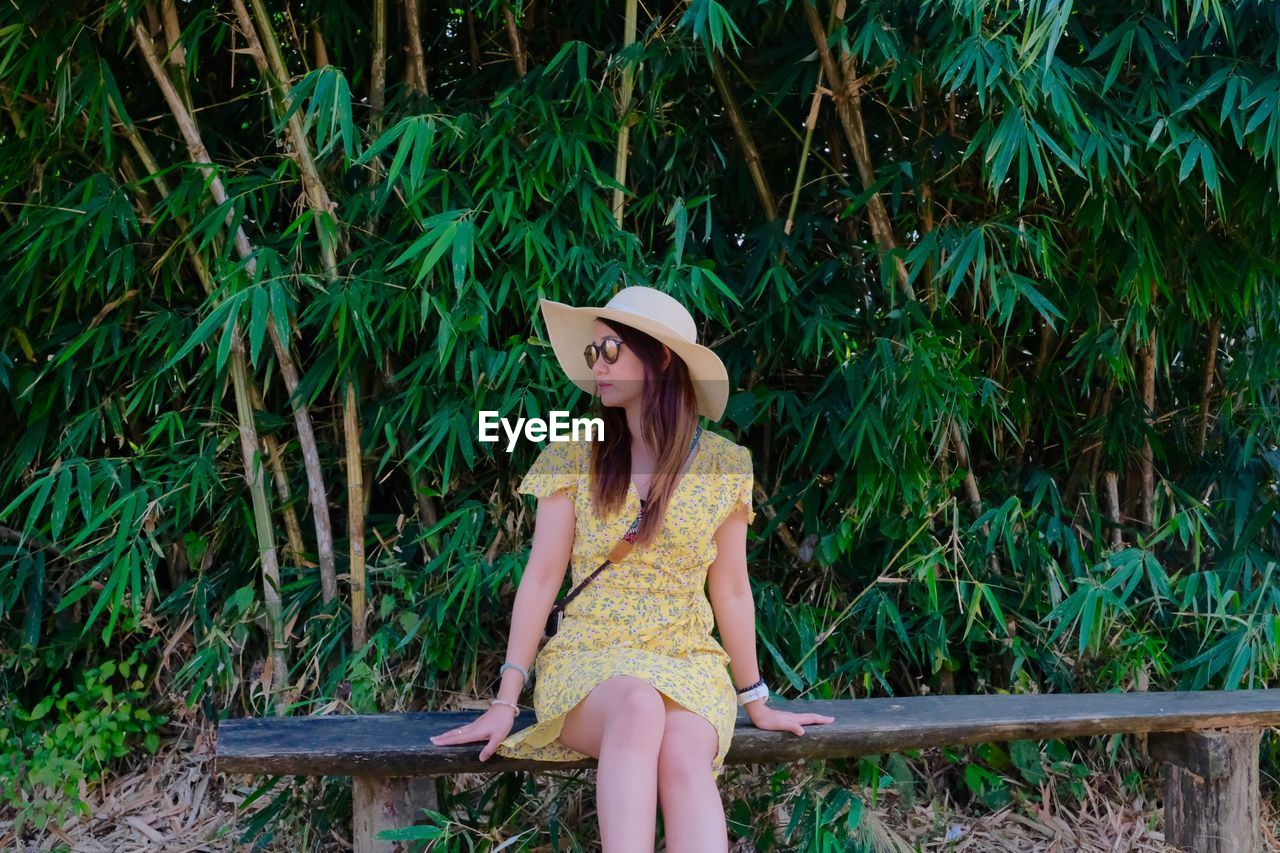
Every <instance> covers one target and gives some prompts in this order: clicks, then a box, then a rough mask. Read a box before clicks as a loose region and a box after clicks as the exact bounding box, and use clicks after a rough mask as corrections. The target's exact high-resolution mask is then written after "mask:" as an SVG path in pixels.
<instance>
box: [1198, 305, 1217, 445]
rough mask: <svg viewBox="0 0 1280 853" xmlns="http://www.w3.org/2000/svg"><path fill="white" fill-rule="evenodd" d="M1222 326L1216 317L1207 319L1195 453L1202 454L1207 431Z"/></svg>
mask: <svg viewBox="0 0 1280 853" xmlns="http://www.w3.org/2000/svg"><path fill="white" fill-rule="evenodd" d="M1221 334H1222V326H1221V323H1220V321H1219V320H1218V318H1217V317H1214V318H1213V319H1212V320H1210V321H1209V340H1208V343H1207V345H1206V346H1205V359H1204V378H1203V380H1202V381H1201V383H1200V387H1201V389H1202V390H1201V391H1200V426H1199V427H1198V428H1197V430H1196V453H1199V454H1201V455H1203V454H1204V442H1205V438H1206V436H1207V435H1208V433H1209V399H1210V395H1211V394H1212V392H1213V373H1214V369H1215V367H1216V365H1217V362H1218V339H1219V337H1220V336H1221Z"/></svg>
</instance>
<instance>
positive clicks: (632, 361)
mask: <svg viewBox="0 0 1280 853" xmlns="http://www.w3.org/2000/svg"><path fill="white" fill-rule="evenodd" d="M594 331H595V338H594V339H592V341H591V342H592V343H595V344H603V343H604V341H605V339H606V338H615V339H617V340H622V337H621V336H620V335H619V334H618V333H617V332H615V331H614V330H613V329H611V328H610V327H609V326H607V325H606V324H604V323H602V322H601V321H599V320H596V321H595V326H594ZM591 372H592V373H593V374H595V378H596V393H597V394H599V395H600V402H601V403H603V404H604V405H606V406H626V405H628V404H629V403H631V402H633V401H638V400H639V399H640V398H641V395H642V394H643V392H644V363H643V362H642V361H640V357H639V356H637V355H636V354H635V351H634V350H632V349H631V347H629V346H627V345H626V344H623V345H622V347H621V348H620V349H619V350H618V360H617V361H615V362H614V363H613V364H609V363H608V362H607V361H605V360H604V357H603V356H601V357H599V358H597V359H596V363H595V365H594V366H593V367H592V368H591Z"/></svg>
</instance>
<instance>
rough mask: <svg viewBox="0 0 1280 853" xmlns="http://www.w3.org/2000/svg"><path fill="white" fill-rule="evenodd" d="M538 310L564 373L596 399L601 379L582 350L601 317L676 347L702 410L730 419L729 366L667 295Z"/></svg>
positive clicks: (624, 295)
mask: <svg viewBox="0 0 1280 853" xmlns="http://www.w3.org/2000/svg"><path fill="white" fill-rule="evenodd" d="M538 306H539V307H540V308H541V309H542V319H543V320H544V321H545V322H546V326H547V336H548V337H549V338H551V348H552V349H553V350H555V354H556V359H557V360H558V361H559V362H560V367H561V369H563V370H564V372H565V373H566V374H567V375H568V376H569V378H570V379H571V380H573V384H574V385H577V386H578V387H579V388H581V389H582V390H583V391H586V392H587V393H588V394H591V395H592V396H594V395H595V394H596V378H595V373H594V372H593V371H592V369H591V368H590V367H588V366H587V362H586V360H585V359H584V358H583V357H582V350H583V348H584V347H586V345H587V344H588V343H590V342H591V341H592V340H593V339H594V338H595V328H594V322H595V319H596V318H597V317H600V318H601V319H603V320H605V321H606V322H607V321H609V320H617V321H618V322H619V323H625V324H626V325H628V326H632V327H633V328H636V329H639V330H640V331H642V332H644V333H646V334H649V335H652V336H653V337H654V338H656V339H658V340H659V341H662V343H664V344H666V345H667V346H668V347H670V348H671V351H672V352H673V353H675V354H676V355H678V356H680V358H682V359H684V363H685V364H686V365H687V366H688V368H689V376H690V377H691V378H692V379H693V387H694V391H695V392H696V395H697V399H698V411H699V412H700V413H702V414H704V415H706V416H707V417H708V418H710V419H711V420H713V421H718V420H720V416H721V415H723V414H724V407H725V403H727V402H728V400H729V372H728V371H727V370H725V367H724V362H722V361H721V360H720V358H719V357H718V356H717V355H716V354H715V353H714V352H712V351H711V350H709V349H707V348H706V347H704V346H702V345H701V344H699V343H698V327H697V324H696V323H694V321H693V315H691V314H690V313H689V311H688V309H687V308H685V307H684V306H683V305H681V304H680V303H679V302H678V301H677V300H676V299H674V298H672V297H671V296H668V295H667V294H665V293H663V292H662V291H661V290H655V289H654V288H652V287H643V286H641V285H632V286H630V287H624V288H622V290H619V291H618V292H617V293H615V294H614V295H613V298H612V299H610V300H609V301H608V302H607V303H606V304H605V305H604V306H603V307H601V308H596V307H593V306H582V307H575V306H573V305H566V304H564V303H563V302H554V301H552V300H550V299H539V300H538Z"/></svg>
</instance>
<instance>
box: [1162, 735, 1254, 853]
mask: <svg viewBox="0 0 1280 853" xmlns="http://www.w3.org/2000/svg"><path fill="white" fill-rule="evenodd" d="M1261 738H1262V731H1261V730H1260V729H1213V730H1209V731H1202V732H1167V733H1160V734H1154V733H1153V734H1152V735H1151V739H1150V741H1149V745H1150V751H1151V755H1152V757H1154V758H1157V759H1160V760H1161V761H1165V762H1168V764H1169V767H1168V769H1167V774H1166V776H1165V789H1164V791H1165V794H1164V824H1165V832H1164V837H1165V841H1167V842H1168V843H1170V844H1172V845H1175V846H1177V847H1179V848H1181V849H1183V850H1188V851H1194V853H1254V851H1256V850H1260V849H1262V820H1261V816H1260V813H1259V809H1260V796H1261V794H1260V792H1259V790H1258V746H1259V742H1260V740H1261Z"/></svg>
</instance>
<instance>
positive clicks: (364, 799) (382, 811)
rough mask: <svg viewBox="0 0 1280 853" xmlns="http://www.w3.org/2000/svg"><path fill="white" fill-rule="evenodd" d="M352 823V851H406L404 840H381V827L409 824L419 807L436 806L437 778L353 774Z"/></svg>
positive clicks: (418, 817) (418, 816)
mask: <svg viewBox="0 0 1280 853" xmlns="http://www.w3.org/2000/svg"><path fill="white" fill-rule="evenodd" d="M352 782H353V785H352V794H351V812H352V814H351V818H352V820H351V824H352V836H353V838H352V847H353V848H354V850H355V853H407V851H408V850H410V849H411V845H410V844H409V843H408V842H405V841H382V840H380V839H378V838H377V837H376V836H377V834H378V833H379V832H382V831H383V830H384V829H399V828H401V827H405V826H412V825H413V824H415V823H418V822H420V821H421V819H422V809H436V808H438V807H439V805H438V803H437V802H436V782H435V779H434V777H429V776H355V777H353V778H352Z"/></svg>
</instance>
